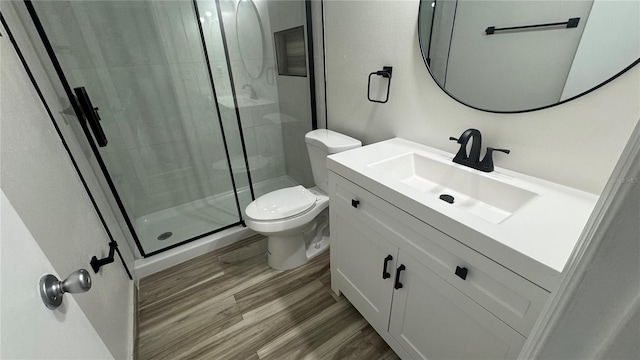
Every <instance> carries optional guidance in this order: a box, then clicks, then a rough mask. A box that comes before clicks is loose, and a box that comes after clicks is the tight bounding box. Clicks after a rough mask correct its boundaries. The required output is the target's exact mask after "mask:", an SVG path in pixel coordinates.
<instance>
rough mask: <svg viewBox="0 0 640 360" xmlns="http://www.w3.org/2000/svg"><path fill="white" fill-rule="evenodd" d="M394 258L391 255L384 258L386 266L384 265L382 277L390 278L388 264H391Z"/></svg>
mask: <svg viewBox="0 0 640 360" xmlns="http://www.w3.org/2000/svg"><path fill="white" fill-rule="evenodd" d="M391 260H393V256H391V255H387V257H386V258H384V266H383V267H382V278H383V279H388V278H390V277H391V274H390V273H389V272H388V271H387V265H389V261H391Z"/></svg>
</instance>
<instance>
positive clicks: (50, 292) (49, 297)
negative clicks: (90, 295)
mask: <svg viewBox="0 0 640 360" xmlns="http://www.w3.org/2000/svg"><path fill="white" fill-rule="evenodd" d="M89 289H91V275H89V272H88V271H87V270H85V269H80V270H77V271H74V272H73V273H71V274H70V275H69V276H67V278H66V279H64V280H62V281H59V280H58V278H57V277H55V275H52V274H47V275H45V276H43V277H42V278H40V297H42V301H43V302H44V305H45V306H46V307H48V308H49V309H52V310H53V309H56V308H57V307H58V306H60V304H62V295H63V294H64V293H72V294H75V293H83V292H87V291H89Z"/></svg>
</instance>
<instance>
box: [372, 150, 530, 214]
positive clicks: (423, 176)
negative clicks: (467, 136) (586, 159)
mask: <svg viewBox="0 0 640 360" xmlns="http://www.w3.org/2000/svg"><path fill="white" fill-rule="evenodd" d="M367 166H368V167H370V168H371V169H374V170H377V171H380V172H381V173H382V174H383V176H387V177H391V178H393V179H395V180H397V181H399V182H401V183H404V184H406V185H409V186H411V187H412V188H414V189H416V190H419V191H421V192H425V193H429V194H431V195H433V196H434V197H436V198H438V199H441V200H443V201H445V202H447V203H450V205H451V206H454V207H457V208H459V209H461V210H464V211H466V212H468V213H470V214H473V215H475V216H477V217H480V218H482V219H484V220H486V221H489V222H491V223H494V224H499V223H500V222H502V221H503V220H505V219H506V218H508V217H509V216H511V215H512V214H513V213H515V212H516V211H518V210H519V209H520V208H522V207H523V206H524V205H526V204H527V203H529V201H531V200H533V199H534V198H535V197H536V196H538V194H537V193H535V192H532V191H529V190H526V189H523V188H521V187H517V186H514V185H511V184H509V183H507V182H506V181H509V180H510V179H512V178H510V177H508V176H505V175H500V174H487V173H480V172H478V171H476V170H473V169H467V168H465V167H462V166H460V165H458V164H455V163H453V162H451V160H450V159H447V158H445V157H442V158H440V157H439V156H428V155H423V154H418V153H416V152H409V153H405V154H402V155H399V156H394V157H391V158H388V159H385V160H382V161H377V162H374V163H371V164H368V165H367ZM501 178H503V179H501Z"/></svg>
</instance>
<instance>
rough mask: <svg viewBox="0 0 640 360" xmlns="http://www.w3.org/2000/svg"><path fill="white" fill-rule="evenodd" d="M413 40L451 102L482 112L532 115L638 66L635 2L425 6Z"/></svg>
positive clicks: (639, 23) (442, 0) (444, 2)
mask: <svg viewBox="0 0 640 360" xmlns="http://www.w3.org/2000/svg"><path fill="white" fill-rule="evenodd" d="M418 34H419V38H420V47H421V50H422V54H423V56H424V59H425V63H426V64H427V67H428V68H429V71H430V73H431V75H432V76H433V78H434V79H435V80H436V82H437V83H438V85H440V87H441V88H442V89H443V90H445V91H446V92H447V93H448V94H449V95H450V96H452V97H453V98H455V99H456V100H458V101H460V102H462V103H464V104H466V105H469V106H471V107H474V108H478V109H481V110H487V111H494V112H520V111H529V110H534V109H539V108H544V107H548V106H552V105H554V104H557V103H560V102H563V101H567V100H570V99H572V98H575V97H576V96H579V95H581V94H583V93H585V92H588V91H589V90H591V89H593V88H594V87H597V86H598V85H600V84H602V83H603V82H606V81H607V80H609V79H610V78H612V77H614V76H616V75H617V74H619V73H620V72H621V71H623V70H625V69H627V68H629V67H630V66H631V65H635V64H636V63H638V59H639V58H640V2H639V1H611V0H567V1H518V0H512V1H485V0H422V1H421V3H420V13H419V22H418Z"/></svg>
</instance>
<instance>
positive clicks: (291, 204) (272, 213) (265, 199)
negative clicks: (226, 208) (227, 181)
mask: <svg viewBox="0 0 640 360" xmlns="http://www.w3.org/2000/svg"><path fill="white" fill-rule="evenodd" d="M315 202H316V196H315V195H313V194H312V193H311V192H310V191H309V190H307V189H305V188H304V186H301V185H298V186H293V187H290V188H285V189H280V190H276V191H272V192H270V193H268V194H265V195H262V196H260V197H259V198H257V199H256V200H254V201H253V202H252V203H251V204H249V206H247V210H246V213H247V216H248V217H250V218H252V219H254V220H278V219H284V218H287V217H289V216H294V215H297V214H300V213H302V212H304V211H305V210H308V209H309V208H311V207H312V206H313V204H314V203H315Z"/></svg>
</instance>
